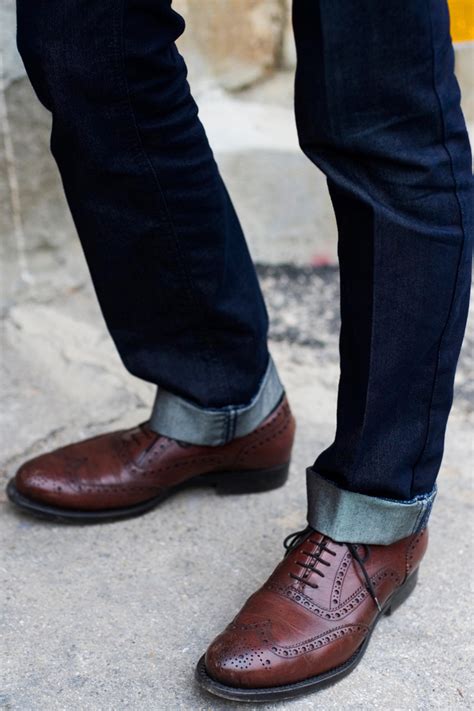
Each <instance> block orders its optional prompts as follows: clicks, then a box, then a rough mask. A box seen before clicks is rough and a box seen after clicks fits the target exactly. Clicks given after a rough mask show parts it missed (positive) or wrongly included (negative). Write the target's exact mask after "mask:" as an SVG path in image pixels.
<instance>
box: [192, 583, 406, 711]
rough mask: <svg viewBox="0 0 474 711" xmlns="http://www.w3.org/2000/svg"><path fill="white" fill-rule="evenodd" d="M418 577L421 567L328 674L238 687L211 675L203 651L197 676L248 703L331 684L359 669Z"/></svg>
mask: <svg viewBox="0 0 474 711" xmlns="http://www.w3.org/2000/svg"><path fill="white" fill-rule="evenodd" d="M417 580H418V569H417V570H415V572H414V573H412V574H411V575H410V577H409V578H408V580H407V581H406V582H405V583H404V584H403V585H402V586H401V587H400V588H398V590H396V591H395V592H394V593H393V594H392V596H391V597H390V598H389V599H388V601H387V602H386V604H385V606H384V607H383V609H382V612H380V613H379V614H378V615H377V617H376V618H375V620H374V622H373V624H372V627H371V628H370V631H369V634H368V635H367V637H366V638H365V640H364V641H363V642H362V644H361V645H360V647H359V648H358V649H357V651H356V652H354V654H353V655H352V656H351V657H350V659H348V660H347V661H346V662H345V663H344V664H341V665H340V666H338V667H334V668H333V669H330V670H329V671H327V672H324V674H317V675H316V676H312V677H310V678H309V679H304V680H303V681H299V682H295V683H294V684H286V685H285V686H272V687H262V688H256V689H247V688H238V687H233V686H227V685H226V684H221V683H220V682H218V681H215V680H214V679H213V678H212V677H211V676H209V674H208V673H207V670H206V664H205V661H204V655H203V656H202V657H201V659H200V660H199V662H198V664H197V667H196V680H197V682H198V684H199V685H200V687H201V689H204V690H205V691H207V692H208V693H210V694H212V695H213V696H219V697H220V698H222V699H228V700H230V701H243V702H248V703H255V702H256V703H259V702H260V703H264V702H267V701H283V700H284V699H293V698H294V697H295V696H302V695H303V694H310V693H313V692H315V691H319V690H320V689H323V688H326V687H328V686H331V685H332V684H335V683H336V682H337V681H340V680H341V679H342V678H343V677H345V676H347V674H350V672H351V671H353V670H354V669H355V667H356V666H357V665H358V664H359V662H360V661H361V659H362V657H363V656H364V653H365V650H366V649H367V645H368V644H369V641H370V637H371V635H372V632H373V631H374V629H375V626H376V624H377V622H378V621H379V619H380V618H381V617H382V616H383V615H391V614H392V613H393V612H394V611H395V610H396V609H397V607H399V606H400V605H401V604H402V603H403V602H404V601H405V600H406V599H407V597H408V596H409V595H410V594H411V593H412V592H413V590H414V589H415V586H416V583H417Z"/></svg>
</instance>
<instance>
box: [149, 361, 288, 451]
mask: <svg viewBox="0 0 474 711" xmlns="http://www.w3.org/2000/svg"><path fill="white" fill-rule="evenodd" d="M282 396H283V385H282V384H281V381H280V378H279V377H278V373H277V370H276V367H275V364H274V362H273V360H272V359H271V358H270V361H269V363H268V367H267V370H266V371H265V375H264V376H263V378H262V382H261V383H260V386H259V389H258V391H257V393H256V395H255V396H254V397H253V398H252V400H251V401H250V402H249V403H247V404H246V405H240V406H234V405H229V406H227V407H220V408H216V409H213V408H209V407H206V408H204V407H197V406H196V405H193V404H192V403H191V402H189V400H184V399H182V398H180V397H178V396H177V395H175V394H174V393H170V392H167V391H166V390H163V389H162V388H158V392H157V394H156V399H155V404H154V406H153V412H152V415H151V418H150V426H151V428H152V429H153V430H155V431H156V432H159V433H160V434H163V435H166V436H167V437H172V438H173V439H180V440H183V441H184V442H190V443H191V444H205V445H209V446H214V447H215V446H218V445H221V444H226V443H227V442H230V441H231V440H232V439H234V438H235V437H244V436H245V435H247V434H249V433H250V432H252V431H253V430H254V429H255V428H256V427H257V426H258V425H259V424H260V423H261V422H262V420H264V419H265V417H266V416H267V415H268V414H269V413H270V412H271V411H272V410H273V409H274V408H275V407H276V406H277V405H278V403H279V401H280V400H281V398H282Z"/></svg>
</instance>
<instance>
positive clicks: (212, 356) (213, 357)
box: [119, 0, 230, 399]
mask: <svg viewBox="0 0 474 711" xmlns="http://www.w3.org/2000/svg"><path fill="white" fill-rule="evenodd" d="M126 2H127V0H121V3H120V32H119V42H120V60H121V68H122V72H123V81H124V86H125V91H126V98H127V104H128V107H129V109H130V114H131V117H132V122H133V127H134V130H135V134H136V137H137V141H138V145H139V147H140V150H141V152H142V155H143V157H144V158H145V160H146V163H147V164H148V167H149V169H150V172H151V175H152V176H153V180H154V183H155V185H156V188H157V190H158V193H159V196H160V198H161V204H162V205H163V208H164V210H163V214H164V217H165V219H166V221H167V224H168V227H169V229H170V234H171V236H172V238H173V241H174V245H175V250H176V255H177V257H178V260H179V264H180V267H181V272H182V274H183V275H184V277H185V281H186V283H187V286H188V289H189V291H188V290H187V291H186V293H187V297H188V303H190V305H191V306H192V307H194V306H195V305H196V287H195V285H194V283H193V280H192V278H191V275H190V274H189V272H188V270H187V269H186V266H185V259H184V256H183V253H182V250H181V247H180V244H179V239H178V236H177V233H176V228H175V226H174V224H173V221H172V219H171V214H170V211H169V208H168V205H167V202H166V199H165V195H164V191H163V188H162V186H161V183H160V181H159V178H158V175H157V173H156V170H155V168H154V166H153V163H152V161H151V159H150V157H149V155H148V153H147V151H146V149H145V146H144V143H143V139H142V133H141V131H140V128H139V125H138V121H137V117H136V114H135V110H134V108H133V102H132V98H131V93H130V86H129V82H128V77H127V68H126V53H125V32H124V24H125V4H126ZM192 295H194V298H193V296H192ZM197 301H199V300H197ZM200 333H201V336H202V337H203V340H202V344H203V346H204V347H205V351H206V352H207V356H208V358H209V360H210V361H211V362H212V363H214V364H215V366H216V367H217V369H218V371H219V372H220V378H219V380H220V382H221V383H222V384H223V385H224V386H225V390H226V392H227V397H228V398H229V399H230V388H229V383H228V380H227V376H226V374H225V370H224V368H222V364H221V362H220V360H219V358H218V357H217V354H216V351H215V348H214V346H213V344H212V342H211V339H210V338H209V334H208V331H207V330H206V329H200Z"/></svg>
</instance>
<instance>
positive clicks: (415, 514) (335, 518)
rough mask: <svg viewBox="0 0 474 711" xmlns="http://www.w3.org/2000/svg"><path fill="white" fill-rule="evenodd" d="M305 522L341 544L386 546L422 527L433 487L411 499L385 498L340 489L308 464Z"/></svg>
mask: <svg viewBox="0 0 474 711" xmlns="http://www.w3.org/2000/svg"><path fill="white" fill-rule="evenodd" d="M306 483H307V489H308V523H309V525H310V526H311V527H312V528H314V529H315V530H316V531H319V533H323V534H324V535H326V536H329V537H330V538H332V539H333V540H335V541H338V542H340V543H342V542H344V543H372V544H379V545H389V544H390V543H395V541H399V540H400V539H402V538H405V537H406V536H409V535H411V534H412V533H416V532H417V531H420V530H422V529H423V528H424V527H425V526H426V523H427V521H428V517H429V515H430V512H431V507H432V506H433V501H434V499H435V496H436V487H435V488H434V489H433V490H432V491H431V492H430V493H429V494H424V495H421V496H417V497H415V498H414V499H411V500H410V501H397V500H395V499H384V498H381V497H378V496H367V495H366V494H358V493H357V492H354V491H347V490H346V489H341V488H339V487H338V486H336V485H335V484H333V483H332V482H330V481H328V480H327V479H324V478H323V477H322V476H321V475H320V474H318V473H317V472H315V471H314V469H312V468H311V467H309V468H308V469H307V470H306Z"/></svg>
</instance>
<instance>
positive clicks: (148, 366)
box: [18, 0, 472, 542]
mask: <svg viewBox="0 0 474 711" xmlns="http://www.w3.org/2000/svg"><path fill="white" fill-rule="evenodd" d="M183 29H184V22H183V20H182V18H181V17H180V16H179V15H177V14H176V13H175V12H174V11H173V10H172V9H171V5H170V2H169V0H102V1H101V2H100V3H91V2H85V1H84V0H18V41H19V48H20V52H21V54H22V57H23V59H24V62H25V65H26V68H27V71H28V74H29V77H30V79H31V81H32V83H33V86H34V88H35V90H36V92H37V94H38V96H39V98H40V100H41V101H42V102H43V104H44V105H45V106H46V107H47V108H48V109H49V110H50V111H51V112H52V116H53V128H52V141H51V146H52V151H53V154H54V156H55V158H56V161H57V163H58V166H59V169H60V171H61V175H62V179H63V183H64V188H65V192H66V196H67V199H68V202H69V205H70V208H71V212H72V214H73V217H74V220H75V223H76V226H77V230H78V233H79V236H80V238H81V241H82V244H83V247H84V251H85V254H86V258H87V261H88V264H89V267H90V270H91V274H92V278H93V280H94V284H95V288H96V290H97V295H98V298H99V301H100V304H101V307H102V310H103V313H104V316H105V319H106V321H107V325H108V327H109V329H110V332H111V334H112V337H113V338H114V341H115V343H116V345H117V348H118V350H119V352H120V354H121V357H122V359H123V361H124V363H125V365H126V367H127V368H128V369H129V370H130V371H131V372H132V373H134V374H135V375H137V376H139V377H140V378H144V379H145V380H148V381H151V382H153V383H156V384H157V385H158V396H157V401H156V405H155V410H154V415H153V420H152V421H153V422H154V425H155V426H156V428H158V429H160V430H161V431H163V432H164V433H165V434H170V435H171V436H177V437H179V438H180V439H186V438H188V439H189V440H190V441H196V442H202V443H208V444H219V443H221V442H223V441H226V440H228V439H229V438H231V437H233V436H236V435H239V434H245V433H246V432H247V431H250V429H252V428H253V427H254V426H255V425H256V424H257V423H258V421H260V420H261V419H262V418H263V417H264V416H265V415H266V414H267V412H268V411H269V410H270V409H271V408H272V407H273V406H274V405H275V404H276V402H277V401H278V399H279V398H280V397H281V394H282V387H281V384H280V382H279V380H278V376H277V374H276V371H275V369H274V366H273V364H272V362H271V360H269V355H268V350H267V315H266V311H265V306H264V302H263V299H262V295H261V293H260V289H259V285H258V281H257V278H256V275H255V271H254V267H253V265H252V262H251V259H250V256H249V253H248V250H247V246H246V244H245V239H244V236H243V234H242V230H241V227H240V225H239V222H238V219H237V217H236V214H235V211H234V209H233V207H232V204H231V201H230V199H229V196H228V194H227V192H226V189H225V186H224V184H223V182H222V179H221V177H220V175H219V172H218V169H217V166H216V163H215V161H214V158H213V155H212V152H211V150H210V148H209V145H208V142H207V139H206V135H205V132H204V129H203V127H202V125H201V123H200V121H199V119H198V116H197V107H196V104H195V103H194V101H193V99H192V97H191V95H190V92H189V87H188V84H187V82H186V68H185V64H184V61H183V59H182V58H181V56H180V55H179V53H178V52H177V50H176V48H175V45H174V42H175V40H176V38H177V37H179V35H180V34H181V33H182V32H183ZM294 30H295V38H296V44H297V53H298V68H297V74H296V119H297V125H298V132H299V137H300V143H301V147H302V149H303V150H304V152H305V153H306V155H307V156H308V157H309V158H310V160H312V161H313V162H314V163H315V164H317V165H318V166H319V167H320V168H321V170H323V171H324V173H325V174H326V175H327V178H328V183H329V189H330V193H331V198H332V201H333V204H334V209H335V212H336V217H337V222H338V228H339V257H340V269H341V312H342V331H341V341H340V349H341V380H340V388H339V401H338V421H337V433H336V437H335V441H334V443H333V444H332V445H331V446H330V447H329V449H327V450H326V451H325V452H323V453H322V454H321V455H320V456H319V457H318V459H317V460H316V462H315V464H314V465H313V467H312V468H310V469H309V471H308V487H309V501H310V506H309V509H310V511H309V519H310V521H311V522H312V523H313V525H315V526H316V527H319V530H323V529H326V530H323V532H328V533H329V534H333V535H334V537H337V536H342V537H343V538H345V540H350V539H352V540H364V539H363V537H362V535H363V534H364V530H365V531H366V537H365V540H366V541H367V542H370V541H369V540H368V538H369V537H370V536H372V538H373V540H374V541H375V542H389V540H388V539H390V540H393V539H394V538H396V537H401V536H402V535H406V534H407V532H410V531H411V530H416V528H419V527H420V526H421V525H423V522H424V520H426V517H427V515H428V513H429V510H430V507H431V503H432V501H433V498H434V491H435V479H436V476H437V473H438V469H439V466H440V462H441V457H442V451H443V439H444V432H445V428H446V421H447V417H448V413H449V409H450V406H451V401H452V389H453V379H454V372H455V367H456V362H457V359H458V355H459V350H460V346H461V341H462V336H463V331H464V327H465V321H466V313H467V305H468V294H469V286H470V264H471V237H472V192H471V191H472V178H471V157H470V149H469V143H468V138H467V134H466V128H465V125H464V120H463V117H462V113H461V109H460V104H459V89H458V85H457V83H456V80H455V78H454V74H453V50H452V46H451V40H450V37H449V18H448V11H447V7H446V3H445V0H383V2H381V0H351V1H350V2H335V1H334V0H295V2H294ZM295 189H297V187H296V188H295ZM289 199H291V196H289ZM270 238H271V236H270V235H269V239H270ZM315 326H316V325H315ZM323 493H324V496H323V495H322V494H323ZM377 507H378V508H377ZM377 511H378V513H377ZM366 514H367V515H366ZM370 515H372V520H373V522H374V525H373V534H368V533H367V527H369V528H370V525H369V523H367V521H368V520H369V519H370ZM377 516H379V518H377ZM390 516H391V517H392V518H391V519H390ZM390 520H391V521H392V523H390ZM384 531H388V535H387V536H385V538H384ZM358 536H359V538H358Z"/></svg>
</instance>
